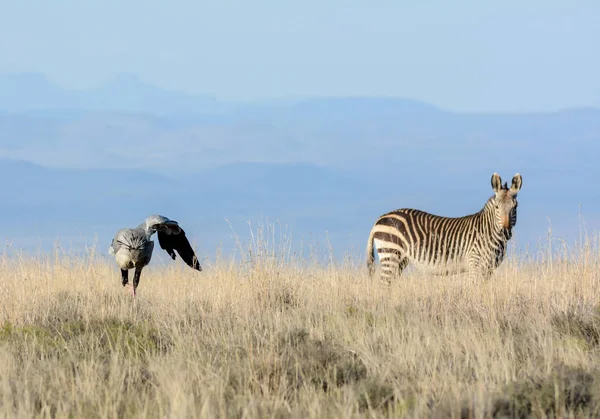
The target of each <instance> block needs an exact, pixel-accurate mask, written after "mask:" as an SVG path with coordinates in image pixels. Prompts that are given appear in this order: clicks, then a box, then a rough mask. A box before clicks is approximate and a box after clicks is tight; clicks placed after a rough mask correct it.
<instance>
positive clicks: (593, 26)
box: [0, 0, 600, 112]
mask: <svg viewBox="0 0 600 419" xmlns="http://www.w3.org/2000/svg"><path fill="white" fill-rule="evenodd" d="M598 40H600V2H598V1H593V0H589V1H584V0H569V1H565V0H563V1H555V0H527V1H513V0H507V1H502V2H493V3H492V2H483V1H459V0H454V1H443V0H419V1H410V2H409V1H400V0H396V1H382V0H380V1H370V2H367V1H363V2H359V1H351V0H345V1H341V0H327V1H322V0H319V1H317V0H303V1H296V2H291V1H275V0H260V1H259V0H256V1H244V2H242V1H226V0H219V1H211V2H207V1H192V0H189V1H183V0H180V1H175V0H170V1H168V2H167V1H160V2H159V1H152V0H144V1H139V0H128V1H121V0H119V1H114V0H102V1H93V2H92V1H81V0H62V1H52V2H50V1H26V0H23V1H6V0H4V1H3V2H2V13H1V14H0V51H2V53H1V54H0V73H13V72H22V71H27V72H39V73H43V74H45V75H46V76H48V77H49V78H50V79H51V80H52V81H54V82H56V83H57V84H59V85H61V86H64V87H68V88H87V87H93V86H97V85H99V84H101V83H103V82H105V81H107V80H108V79H110V78H111V77H114V76H115V75H116V74H118V73H121V72H130V73H135V74H137V75H139V77H140V78H141V79H142V80H144V81H146V82H150V83H153V84H156V85H159V86H162V87H165V88H169V89H177V90H183V91H187V92H190V93H198V94H206V93H208V94H214V95H216V96H217V97H218V98H221V99H224V100H228V99H229V100H230V99H235V100H251V99H268V98H283V97H290V96H291V97H298V96H308V95H318V96H325V95H388V96H403V97H410V98H415V99H420V100H424V101H427V102H431V103H433V104H436V105H438V106H442V107H444V108H447V109H453V110H459V111H499V110H501V111H517V112H518V111H528V110H555V109H560V108H565V107H573V106H600V77H599V74H600V55H599V54H598V52H597V50H598Z"/></svg>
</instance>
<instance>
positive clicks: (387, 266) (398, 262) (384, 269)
mask: <svg viewBox="0 0 600 419" xmlns="http://www.w3.org/2000/svg"><path fill="white" fill-rule="evenodd" d="M407 265H408V258H407V257H404V258H398V257H395V258H394V257H385V256H383V255H382V257H381V272H380V274H379V280H380V281H381V282H383V283H384V284H385V285H391V283H392V278H399V277H400V276H401V275H402V271H403V270H404V268H406V266H407Z"/></svg>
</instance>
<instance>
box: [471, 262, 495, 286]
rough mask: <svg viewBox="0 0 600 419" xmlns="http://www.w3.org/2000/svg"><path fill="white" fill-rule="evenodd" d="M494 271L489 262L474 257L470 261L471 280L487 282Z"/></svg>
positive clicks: (472, 281) (473, 281)
mask: <svg viewBox="0 0 600 419" xmlns="http://www.w3.org/2000/svg"><path fill="white" fill-rule="evenodd" d="M493 273H494V270H493V269H492V268H491V266H490V265H489V264H487V263H485V262H482V261H480V260H478V259H472V260H470V261H469V282H471V283H476V282H481V281H483V282H487V281H488V280H489V279H490V278H491V276H492V274H493Z"/></svg>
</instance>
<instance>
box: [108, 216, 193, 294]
mask: <svg viewBox="0 0 600 419" xmlns="http://www.w3.org/2000/svg"><path fill="white" fill-rule="evenodd" d="M154 233H157V235H158V243H159V245H160V247H161V248H162V249H164V250H165V251H166V252H167V253H168V254H169V255H170V256H171V258H172V259H173V260H175V257H176V256H175V250H176V251H177V253H179V256H180V257H181V259H182V260H183V261H184V262H185V263H186V264H187V265H188V266H189V267H191V268H193V269H195V270H197V271H202V268H201V267H200V262H198V258H197V257H196V254H195V253H194V250H193V249H192V246H191V245H190V242H189V241H188V239H187V237H186V236H185V231H183V229H182V228H181V227H180V226H179V224H178V223H177V221H174V220H170V219H168V218H167V217H163V216H162V215H151V216H149V217H147V218H146V220H145V221H144V222H143V223H142V224H140V225H139V226H137V227H136V228H123V229H121V230H119V231H117V234H115V237H114V238H113V240H112V242H111V244H110V248H109V250H108V251H109V253H110V254H111V255H114V256H115V260H116V261H117V265H119V267H120V268H121V278H122V284H123V286H124V287H125V286H126V285H127V284H128V283H129V269H133V268H135V272H134V274H133V287H132V288H131V295H132V296H133V297H135V295H136V290H137V287H138V285H139V283H140V276H141V274H142V270H143V269H144V267H146V266H147V265H148V264H149V263H150V260H151V259H152V251H153V250H154V241H152V240H151V237H152V235H153V234H154Z"/></svg>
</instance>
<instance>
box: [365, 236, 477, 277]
mask: <svg viewBox="0 0 600 419" xmlns="http://www.w3.org/2000/svg"><path fill="white" fill-rule="evenodd" d="M374 244H375V249H386V250H387V249H390V252H386V251H383V252H378V255H379V258H380V259H384V258H388V259H390V260H394V261H396V262H398V263H400V257H399V256H398V255H397V254H396V253H394V252H393V251H394V250H396V251H398V252H400V253H401V254H402V255H404V257H406V258H408V260H409V264H411V265H412V266H413V267H414V268H415V269H416V270H417V271H419V272H422V273H426V274H430V275H455V274H459V273H463V272H466V271H467V270H468V262H467V259H466V258H465V257H464V256H459V257H456V258H454V259H450V260H449V261H448V262H439V258H438V261H437V262H430V261H428V260H427V258H419V257H418V255H413V254H406V253H405V252H404V251H403V250H402V248H401V247H400V246H398V245H397V244H395V243H390V242H387V241H383V240H379V239H374Z"/></svg>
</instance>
